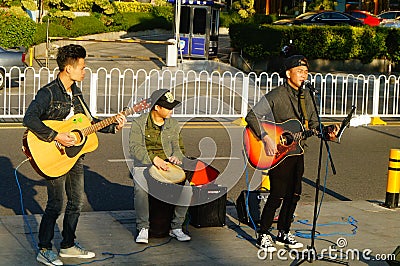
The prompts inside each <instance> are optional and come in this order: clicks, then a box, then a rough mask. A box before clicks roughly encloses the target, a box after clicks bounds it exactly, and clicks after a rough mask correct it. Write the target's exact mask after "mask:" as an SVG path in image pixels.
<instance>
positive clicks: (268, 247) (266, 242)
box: [256, 234, 276, 252]
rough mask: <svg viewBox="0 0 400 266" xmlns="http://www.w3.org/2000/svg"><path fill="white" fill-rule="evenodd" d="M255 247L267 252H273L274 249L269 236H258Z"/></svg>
mask: <svg viewBox="0 0 400 266" xmlns="http://www.w3.org/2000/svg"><path fill="white" fill-rule="evenodd" d="M256 246H257V247H258V248H259V249H263V250H265V251H267V252H275V251H276V247H274V245H272V237H271V235H269V234H260V235H259V236H258V238H257V243H256Z"/></svg>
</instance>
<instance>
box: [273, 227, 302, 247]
mask: <svg viewBox="0 0 400 266" xmlns="http://www.w3.org/2000/svg"><path fill="white" fill-rule="evenodd" d="M275 242H276V244H278V245H281V246H286V247H288V248H302V247H303V246H304V245H303V244H302V243H300V242H297V241H296V239H295V238H294V235H292V234H291V233H290V232H288V233H285V232H283V231H279V233H278V236H277V237H276V240H275Z"/></svg>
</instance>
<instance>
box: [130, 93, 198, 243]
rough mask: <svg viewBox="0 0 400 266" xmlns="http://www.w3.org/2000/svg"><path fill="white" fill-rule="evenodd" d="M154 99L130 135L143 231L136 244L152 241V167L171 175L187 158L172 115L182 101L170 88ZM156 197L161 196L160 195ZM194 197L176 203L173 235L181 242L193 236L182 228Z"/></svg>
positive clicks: (138, 221)
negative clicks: (150, 212)
mask: <svg viewBox="0 0 400 266" xmlns="http://www.w3.org/2000/svg"><path fill="white" fill-rule="evenodd" d="M150 100H151V106H152V107H151V111H150V112H149V113H144V114H142V115H140V116H139V117H136V118H134V119H133V121H132V126H131V132H130V137H129V152H130V154H131V156H132V157H133V159H134V167H133V173H132V174H133V180H134V193H135V195H134V207H135V211H136V228H137V230H138V231H139V233H138V235H137V237H136V243H144V244H147V243H148V236H149V225H150V222H149V201H148V194H149V185H148V184H149V183H148V181H150V180H149V178H151V177H150V174H149V169H151V170H153V171H150V173H152V172H157V171H158V172H161V174H162V175H163V174H168V173H169V172H171V170H172V169H173V168H175V167H174V165H180V164H182V160H183V158H184V147H183V141H182V137H181V135H180V127H179V125H178V122H177V120H176V119H174V118H171V114H172V109H173V108H174V107H175V106H176V105H178V104H179V103H180V102H179V101H177V100H175V99H174V96H173V95H172V93H171V92H170V91H169V90H167V89H159V90H156V91H154V92H153V93H152V95H151V96H150ZM154 169H155V170H154ZM182 172H183V170H182ZM186 183H187V181H186ZM151 191H152V190H151V189H150V192H151ZM164 193H165V192H164ZM152 195H153V194H152ZM153 196H154V197H157V195H153ZM190 197H191V195H190V196H189V197H187V198H188V200H186V201H188V202H187V204H185V205H181V204H179V205H176V204H174V205H175V206H174V213H173V217H172V220H171V230H170V233H169V235H170V236H172V237H175V238H176V239H177V240H179V241H189V240H190V236H188V235H187V234H185V233H184V232H183V231H182V224H183V223H184V220H185V217H186V212H187V210H188V205H189V204H190ZM160 211H161V210H160Z"/></svg>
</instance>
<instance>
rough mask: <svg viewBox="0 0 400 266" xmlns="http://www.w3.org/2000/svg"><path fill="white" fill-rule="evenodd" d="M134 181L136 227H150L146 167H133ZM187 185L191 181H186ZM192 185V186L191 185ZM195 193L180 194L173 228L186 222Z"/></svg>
mask: <svg viewBox="0 0 400 266" xmlns="http://www.w3.org/2000/svg"><path fill="white" fill-rule="evenodd" d="M132 174H133V183H134V207H135V212H136V228H137V229H138V230H140V229H142V228H147V229H149V227H150V222H149V194H148V191H149V187H148V183H147V178H151V177H147V176H146V167H134V168H133V173H132ZM185 186H189V182H188V181H186V183H185ZM189 187H190V186H189ZM192 195H193V193H192V192H191V190H190V192H187V191H186V193H182V194H181V195H178V200H177V202H176V203H177V204H179V205H175V208H174V214H173V217H172V221H171V229H178V228H182V225H183V223H184V222H185V218H186V213H187V210H188V208H189V205H190V201H191V198H192Z"/></svg>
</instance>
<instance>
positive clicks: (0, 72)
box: [0, 47, 26, 90]
mask: <svg viewBox="0 0 400 266" xmlns="http://www.w3.org/2000/svg"><path fill="white" fill-rule="evenodd" d="M25 55H26V53H25V49H24V48H23V47H22V48H21V47H19V48H17V47H14V48H11V49H4V48H2V47H0V90H2V89H3V88H4V86H5V84H6V78H5V72H6V71H9V70H10V69H11V68H12V67H14V66H16V67H19V68H20V70H21V71H24V70H25V67H26V65H25Z"/></svg>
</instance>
